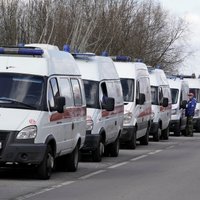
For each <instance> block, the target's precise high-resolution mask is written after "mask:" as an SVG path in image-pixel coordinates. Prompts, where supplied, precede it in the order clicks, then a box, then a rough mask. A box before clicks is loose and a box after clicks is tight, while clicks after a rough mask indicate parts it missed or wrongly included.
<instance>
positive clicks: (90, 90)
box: [83, 80, 100, 108]
mask: <svg viewBox="0 0 200 200" xmlns="http://www.w3.org/2000/svg"><path fill="white" fill-rule="evenodd" d="M83 83H84V88H85V97H86V104H87V107H88V108H99V107H100V105H99V82H98V81H91V80H83Z"/></svg>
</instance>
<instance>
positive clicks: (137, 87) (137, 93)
mask: <svg viewBox="0 0 200 200" xmlns="http://www.w3.org/2000/svg"><path fill="white" fill-rule="evenodd" d="M139 98H140V82H139V81H137V83H136V100H139ZM136 102H137V101H136Z"/></svg>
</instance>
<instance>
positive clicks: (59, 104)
mask: <svg viewBox="0 0 200 200" xmlns="http://www.w3.org/2000/svg"><path fill="white" fill-rule="evenodd" d="M55 103H56V110H57V111H58V112H59V113H63V112H64V105H65V97H57V98H56V99H55Z"/></svg>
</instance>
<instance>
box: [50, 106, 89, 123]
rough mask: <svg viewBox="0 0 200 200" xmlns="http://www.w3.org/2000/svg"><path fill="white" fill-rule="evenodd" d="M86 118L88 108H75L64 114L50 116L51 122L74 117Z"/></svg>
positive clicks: (66, 110) (67, 110)
mask: <svg viewBox="0 0 200 200" xmlns="http://www.w3.org/2000/svg"><path fill="white" fill-rule="evenodd" d="M84 116H86V107H75V108H68V109H65V110H64V113H58V112H56V113H53V114H52V115H51V116H50V121H51V122H52V121H57V120H61V119H70V118H73V117H84Z"/></svg>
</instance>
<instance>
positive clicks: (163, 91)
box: [148, 67, 172, 141]
mask: <svg viewBox="0 0 200 200" xmlns="http://www.w3.org/2000/svg"><path fill="white" fill-rule="evenodd" d="M148 69H149V74H150V84H151V98H152V99H151V100H152V125H151V130H150V135H153V140H154V141H159V140H160V138H163V139H168V137H169V124H170V120H171V107H172V99H171V91H170V87H169V83H168V80H167V77H166V75H165V73H164V71H163V70H162V69H157V68H150V67H149V68H148Z"/></svg>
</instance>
